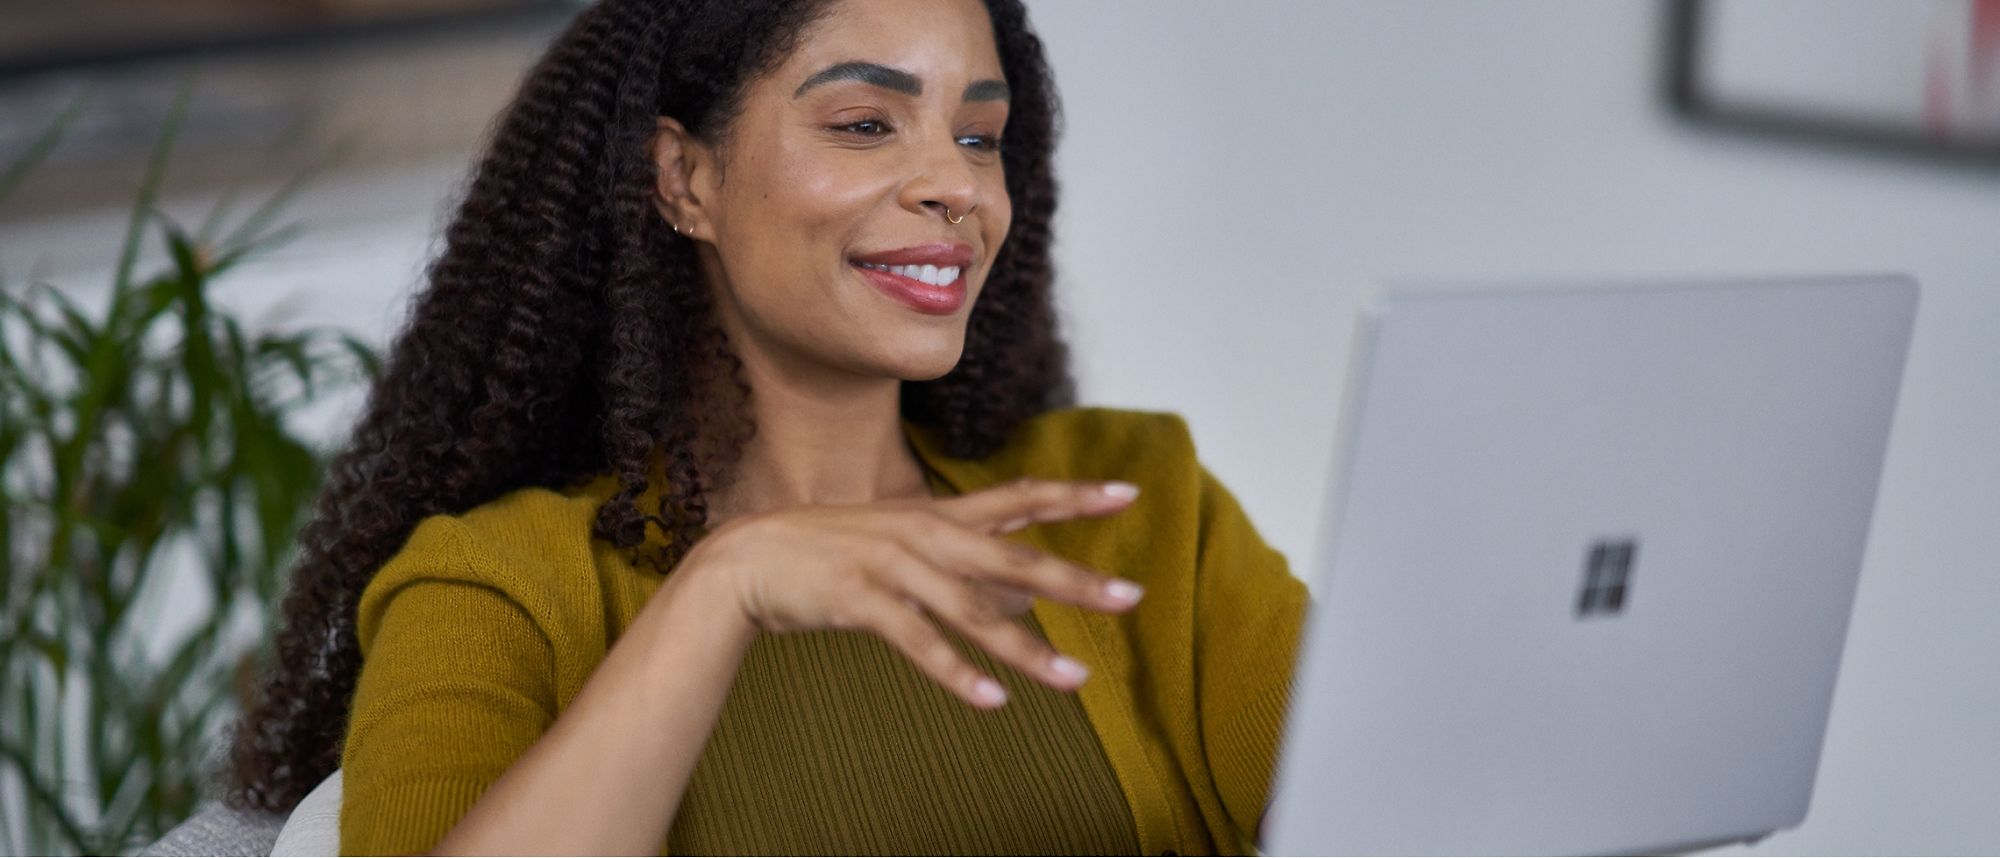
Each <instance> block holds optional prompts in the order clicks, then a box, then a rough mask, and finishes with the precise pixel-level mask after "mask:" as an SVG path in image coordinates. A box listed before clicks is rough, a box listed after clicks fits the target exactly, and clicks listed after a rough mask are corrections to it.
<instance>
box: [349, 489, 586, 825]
mask: <svg viewBox="0 0 2000 858" xmlns="http://www.w3.org/2000/svg"><path fill="white" fill-rule="evenodd" d="M469 549H470V550H469ZM485 553H486V552H480V551H477V550H476V549H471V546H470V545H469V544H468V534H466V533H465V532H464V529H463V526H462V525H460V524H459V523H458V522H457V521H455V520H452V519H442V518H440V519H432V520H430V521H427V522H425V523H424V524H423V525H422V526H421V527H420V528H419V530H418V533H417V534H416V535H415V536H413V537H412V538H411V540H410V544H409V546H408V547H406V548H405V549H404V551H403V552H402V553H401V554H398V555H397V556H396V558H395V559H393V560H392V561H390V564H389V565H388V566H386V567H384V569H383V570H382V572H381V573H380V574H379V575H378V576H377V582H378V583H380V584H382V585H384V586H382V587H381V588H379V589H378V588H375V587H371V588H370V591H371V592H370V593H369V595H368V596H367V597H366V598H364V604H363V610H362V613H363V622H362V639H363V641H364V642H365V643H366V659H365V661H364V662H363V665H362V669H361V676H360V679H359V681H358V683H357V685H356V688H355V693H354V702H353V706H352V709H351V715H350V720H349V726H348V734H347V743H346V746H345V748H344V749H343V753H342V759H341V763H342V769H343V771H344V773H345V774H344V776H343V777H344V778H345V781H346V784H345V789H344V790H343V796H342V804H341V815H340V847H341V852H342V853H343V854H360V855H409V854H414V853H421V852H427V851H429V850H430V849H432V848H433V847H435V846H436V845H437V843H438V841H439V840H441V839H443V837H444V835H445V833H446V832H448V831H450V830H451V828H452V826H453V825H456V824H457V822H458V819H459V818H460V817H461V816H464V815H465V812H466V811H467V810H469V809H471V807H472V805H473V803H474V802H476V801H477V800H478V799H479V796H480V795H481V794H483V793H484V792H485V791H486V788H487V787H489V786H491V785H492V784H493V782H494V781H497V780H499V778H500V776H501V775H502V774H503V773H505V772H506V771H507V768H508V767H509V766H511V765H512V764H513V763H514V761H515V760H516V759H518V758H519V757H520V756H521V755H522V754H523V753H525V752H526V751H527V750H528V748H529V747H530V746H531V745H533V744H534V743H535V741H536V740H537V739H539V738H540V737H541V735H542V733H543V732H545V731H546V730H547V729H548V727H549V725H550V724H551V723H553V722H554V720H555V717H556V712H557V702H556V691H555V688H554V687H553V682H552V681H551V677H552V675H553V673H554V671H553V670H552V668H551V664H552V660H553V654H552V652H551V648H550V645H549V641H548V640H547V638H546V637H545V636H544V635H543V633H542V631H541V630H540V629H539V628H538V627H537V624H536V623H535V622H534V621H533V620H532V619H531V618H530V616H529V614H528V612H527V611H526V610H524V609H523V608H522V607H521V606H520V605H519V604H517V603H516V602H515V601H514V600H513V599H510V598H509V597H508V596H507V595H506V594H505V593H503V592H502V591H501V590H500V589H497V588H494V587H491V586H485V585H482V584H481V583H477V581H478V579H480V578H486V577H490V575H483V574H480V573H482V572H490V571H491V570H487V569H471V568H467V567H468V566H474V565H483V564H488V563H490V562H491V561H492V559H493V558H491V557H490V556H486V557H482V556H480V555H482V554H485Z"/></svg>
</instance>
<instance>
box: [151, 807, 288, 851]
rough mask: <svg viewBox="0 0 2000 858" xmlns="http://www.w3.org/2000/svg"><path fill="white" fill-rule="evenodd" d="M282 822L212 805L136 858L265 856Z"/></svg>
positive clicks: (279, 818)
mask: <svg viewBox="0 0 2000 858" xmlns="http://www.w3.org/2000/svg"><path fill="white" fill-rule="evenodd" d="M284 827H285V818H284V817H283V816H280V815H278V814H275V813H266V812H264V811H261V810H234V809H231V808H229V807H228V806H225V805H220V804H217V805H212V806H210V807H208V808H207V809H205V810H200V811H196V812H195V815H194V816H191V817H188V820H187V821H186V822H183V823H181V824H179V825H176V826H174V830H172V831H169V832H167V836H165V837H162V838H160V839H159V840H156V841H153V845H151V846H148V847H146V848H145V849H142V850H140V852H139V854H140V855H269V854H271V846H272V844H274V843H277V842H278V831H279V829H282V828H284Z"/></svg>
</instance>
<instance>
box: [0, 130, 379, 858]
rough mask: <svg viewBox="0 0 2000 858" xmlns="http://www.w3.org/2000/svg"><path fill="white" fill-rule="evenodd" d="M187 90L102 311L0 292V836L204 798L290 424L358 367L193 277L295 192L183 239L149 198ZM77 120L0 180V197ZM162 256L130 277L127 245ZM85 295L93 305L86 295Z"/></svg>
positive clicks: (283, 517)
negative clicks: (217, 298)
mask: <svg viewBox="0 0 2000 858" xmlns="http://www.w3.org/2000/svg"><path fill="white" fill-rule="evenodd" d="M185 104H186V95H185V93H184V95H183V99H182V105H181V107H180V109H177V110H176V111H175V112H174V113H173V118H171V119H170V120H169V121H168V124H167V127H166V128H165V129H164V130H163V132H162V134H161V137H160V142H159V144H158V146H157V147H156V149H155V151H154V153H153V156H152V161H151V165H150V168H149V170H148V173H147V177H146V179H145V181H144V182H143V183H142V185H141V187H140V190H139V193H138V196H137V199H136V200H135V202H134V205H133V207H132V214H131V218H130V220H129V222H128V227H127V229H126V233H125V237H124V242H123V245H122V249H121V251H120V254H119V258H118V260H117V264H116V267H115V269H114V270H115V274H114V275H113V278H112V282H111V283H110V289H109V297H108V300H107V301H106V302H105V303H104V305H103V307H102V309H101V310H98V309H89V310H87V309H85V307H84V306H82V305H81V304H79V303H78V301H77V300H76V299H74V298H72V297H71V296H67V295H65V294H64V293H63V292H61V291H58V290H56V289H54V288H52V287H49V286H46V285H41V284H33V283H31V284H27V285H26V286H25V287H23V288H15V287H13V286H10V285H8V284H0V494H3V495H4V498H5V503H6V508H5V515H4V516H0V642H3V643H0V646H4V649H0V849H4V850H6V851H10V852H13V853H16V854H21V853H26V854H64V853H87V854H110V853H119V852H126V851H130V850H133V849H136V848H139V847H141V846H144V845H145V844H146V843H148V842H150V841H151V840H153V839H155V838H157V837H158V836H159V835H160V834H163V833H165V832H166V831H167V830H168V829H169V828H171V827H172V826H173V825H175V824H176V823H178V822H180V821H181V820H182V819H184V818H186V817H187V816H188V815H189V814H190V813H191V812H192V811H193V810H194V809H195V806H196V804H197V803H198V802H200V801H202V800H204V799H206V798H214V797H215V796H213V795H210V794H209V793H211V792H212V791H213V784H214V780H213V778H214V775H215V773H216V772H217V765H218V761H219V759H220V754H219V750H220V747H219V746H220V741H219V740H220V739H221V738H222V737H223V735H224V730H225V728H226V725H227V723H228V722H229V721H230V720H231V719H232V718H233V717H234V715H235V713H236V711H237V709H238V706H239V700H240V698H241V692H242V691H243V690H244V689H246V688H247V687H248V682H247V680H248V676H249V673H250V668H249V667H248V666H249V665H250V664H251V663H252V662H253V660H254V658H255V655H256V651H257V648H258V647H259V646H260V645H261V644H262V643H263V641H264V637H265V636H264V631H265V628H266V626H267V624H268V619H269V617H270V615H271V612H272V609H273V607H274V605H275V604H276V600H277V599H278V597H279V595H280V593H279V591H280V589H281V584H282V581H283V574H282V573H283V571H284V569H285V568H286V564H287V563H288V562H289V556H290V552H291V549H292V545H293V539H294V535H295V532H296V530H297V528H298V526H299V525H300V524H301V523H302V518H303V516H304V515H305V513H306V511H307V509H308V506H309V504H310V502H311V500H312V498H313V495H314V492H315V490H316V489H317V487H318V485H319V480H320V477H321V474H322V472H323V470H324V467H325V457H324V454H323V452H322V451H320V450H317V449H315V448H314V447H313V446H312V445H311V444H309V443H307V442H306V441H305V440H303V439H302V437H301V436H300V434H299V433H298V431H297V429H296V427H294V426H293V425H291V424H292V423H294V422H296V421H295V416H296V414H297V413H298V412H299V410H300V409H301V408H303V407H305V406H306V405H308V404H309V403H311V402H312V401H314V400H315V399H317V398H320V397H322V396H324V395H325V394H327V393H329V392H331V391H332V390H334V389H337V388H340V387H344V386H348V385H352V384H355V383H357V382H358V381H360V380H361V379H364V378H366V377H368V376H370V375H372V374H373V372H374V371H375V367H376V356H375V354H374V353H373V352H372V351H370V350H369V349H368V348H367V347H366V346H364V345H362V344H360V343H358V342H356V341H355V340H353V339H352V338H350V337H345V336H341V335H338V334H335V333H332V332H328V331H322V330H306V331H298V332H290V333H270V332H252V331H248V330H246V328H245V326H244V325H243V324H241V323H240V322H239V321H238V320H237V319H235V318H233V317H232V316H231V315H230V314H229V313H228V312H226V311H224V310H223V309H220V308H218V307H216V306H214V305H213V304H211V303H210V295H211V287H212V286H213V284H214V283H215V282H216V280H217V278H219V277H222V276H223V275H225V274H227V273H228V272H229V271H231V270H232V269H234V268H236V267H237V266H238V265H240V264H241V263H242V262H243V261H244V260H245V259H247V258H249V257H250V256H252V255H253V254H254V253H256V252H258V251H260V250H262V249H265V248H268V247H270V246H271V245H272V244H274V243H275V242H277V241H281V240H283V239H284V238H286V237H287V236H288V235H289V234H290V230H287V229H282V228H274V222H275V219H276V217H277V215H278V214H279V212H280V211H281V209H282V207H283V205H284V203H285V202H286V200H287V199H288V198H289V197H290V196H291V192H292V189H293V188H296V183H294V185H292V186H290V187H288V188H287V189H286V190H284V191H281V192H279V193H278V194H276V195H274V196H273V197H272V198H271V199H270V201H268V202H267V203H265V204H264V205H262V206H260V207H258V208H257V209H256V210H255V211H253V212H251V213H249V214H248V215H247V216H245V217H242V218H233V217H232V216H231V214H230V206H229V205H228V204H227V203H226V202H225V203H224V204H221V205H219V206H218V207H217V208H216V210H215V211H214V213H213V214H212V215H211V216H210V217H209V218H208V219H207V222H206V223H204V224H202V225H201V227H200V228H199V229H197V230H193V231H188V230H184V229H182V228H181V227H180V226H179V225H177V224H175V223H174V222H172V221H171V220H169V219H168V218H167V217H166V216H165V215H163V214H162V213H160V212H159V211H158V210H157V209H156V208H155V202H156V197H157V195H158V192H159V188H160V180H161V177H162V176H163V175H164V174H165V171H166V165H167V162H168V160H169V155H170V153H171V151H172V148H173V141H174V138H175V136H176V135H177V133H178V131H179V122H180V117H182V116H184V115H185ZM77 112H78V111H77V110H72V111H70V113H69V114H67V115H66V116H65V118H64V119H62V120H59V121H58V122H56V123H55V124H54V125H53V126H52V127H51V128H50V129H49V131H48V133H47V134H45V135H43V137H42V138H41V139H40V140H39V141H38V142H37V143H36V144H35V145H34V146H33V147H32V148H31V149H30V151H28V152H27V153H25V154H24V155H23V156H22V157H20V158H19V159H17V160H16V161H15V162H14V163H12V164H11V165H9V166H8V167H7V168H6V169H5V170H4V172H0V197H4V196H5V195H6V193H7V192H8V191H10V190H12V189H13V188H14V187H15V186H16V185H18V184H19V183H20V181H21V180H22V179H23V178H24V177H26V176H28V175H29V174H30V173H31V172H32V171H33V169H34V168H35V165H36V163H37V162H38V161H40V160H41V159H42V158H43V157H45V156H46V155H47V154H48V153H49V152H50V151H51V150H52V149H54V148H55V147H56V146H57V145H58V142H59V141H60V139H61V138H62V136H63V133H64V131H65V130H66V128H67V127H68V125H69V122H70V120H71V119H73V118H74V116H76V115H77ZM155 241H157V242H159V245H158V246H160V247H162V248H163V249H164V250H165V251H166V258H167V263H166V264H165V265H164V266H163V270H160V271H159V272H158V273H155V274H153V275H151V276H148V277H139V276H137V275H136V271H137V269H138V268H139V265H140V263H139V260H140V258H141V256H142V253H141V251H142V250H143V249H144V248H145V247H146V246H147V245H148V244H149V243H151V242H155ZM88 303H92V304H94V303H95V302H88Z"/></svg>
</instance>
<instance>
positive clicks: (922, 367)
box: [877, 335, 965, 381]
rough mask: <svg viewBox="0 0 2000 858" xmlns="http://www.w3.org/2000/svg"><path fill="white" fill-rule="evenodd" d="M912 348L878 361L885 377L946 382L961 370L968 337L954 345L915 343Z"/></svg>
mask: <svg viewBox="0 0 2000 858" xmlns="http://www.w3.org/2000/svg"><path fill="white" fill-rule="evenodd" d="M909 345H910V346H911V347H909V348H899V349H896V350H895V351H894V353H891V354H885V355H880V356H878V357H877V366H880V367H882V368H883V369H884V370H886V371H885V372H883V373H882V374H883V375H886V376H890V377H893V378H897V379H901V380H903V381H930V380H932V379H936V378H942V377H943V376H944V374H945V373H948V372H951V370H952V367H955V366H958V359H959V357H960V356H961V355H963V354H964V353H965V337H964V336H962V335H961V336H955V337H952V338H951V340H950V342H948V343H946V342H941V343H923V344H917V343H911V344H909Z"/></svg>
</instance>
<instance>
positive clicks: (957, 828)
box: [236, 0, 1304, 854]
mask: <svg viewBox="0 0 2000 858" xmlns="http://www.w3.org/2000/svg"><path fill="white" fill-rule="evenodd" d="M1055 112H1056V108H1055V97H1054V92H1053V85H1052V83H1051V81H1050V80H1049V77H1048V72H1047V69H1046V67H1045V66H1044V63H1043V60H1042V55H1041V48H1040V44H1039V42H1038V41H1037V40H1036V39H1035V37H1034V35H1033V34H1032V32H1031V31H1030V30H1029V28H1028V24H1027V20H1026V13H1025V11H1024V10H1023V9H1022V8H1021V6H1020V4H1019V2H1018V0H988V2H981V0H737V2H726V3H725V2H714V0H603V2H600V3H599V4H597V5H596V6H594V7H592V8H590V9H589V10H587V11H585V12H584V13H583V14H582V15H581V16H580V17H579V18H578V20H577V21H576V23H575V24H574V25H573V26H572V27H571V28H570V30H569V31H568V32H567V33H566V34H565V35H563V36H562V37H561V38H560V39H559V40H558V41H557V42H556V43H555V45H554V46H553V47H552V48H551V49H550V51H549V54H548V55H547V57H545V58H544V59H543V60H542V62H541V63H540V64H539V65H538V66H537V67H536V69H535V70H534V71H533V72H532V73H531V74H530V75H529V77H528V78H527V80H526V82H525V83H524V85H523V88H522V92H521V94H520V96H519V98H518V100H517V101H516V103H515V104H514V105H513V106H512V108H510V110H509V112H508V114H507V116H506V118H505V120H504V121H503V122H502V124H501V125H500V127H499V128H498V130H497V132H496V136H495V139H494V141H493V144H492V149H491V152H490V153H489V154H488V156H487V157H486V160H485V161H484V162H483V164H482V165H481V166H480V168H479V170H478V173H477V175H476V177H475V179H474V181H473V184H472V186H471V189H470V191H469V192H468V195H467V199H466V201H465V203H464V205H463V207H462V209H461V211H460V213H459V216H458V218H457V220H456V221H455V222H454V223H453V225H452V227H451V228H450V230H449V233H448V236H447V239H448V245H447V248H446V250H445V252H444V255H443V257H442V258H441V259H440V260H439V261H438V262H437V263H436V265H435V266H434V267H433V269H432V272H431V284H430V288H429V290H428V291H427V292H426V293H425V294H424V295H423V296H422V297H421V298H420V299H419V300H418V302H417V304H416V306H415V310H414V314H413V318H412V320H411V322H410V326H409V328H408V329H407V330H406V331H405V332H404V333H403V335H402V336H401V337H400V338H399V340H398V342H397V345H396V348H395V351H394V354H393V355H392V358H391V361H390V363H389V366H388V369H387V371H386V374H385V376H384V377H383V379H382V381H381V382H380V383H379V384H378V385H377V387H376V389H375V391H374V394H373V397H372V399H371V400H370V404H369V407H368V411H367V413H366V415H365V416H364V418H363V420H362V422H361V424H360V425H359V427H358V429H357V431H356V435H355V439H354V441H353V444H352V446H351V448H350V449H349V450H348V451H346V452H345V453H344V454H343V455H342V456H341V457H340V458H339V459H338V460H337V462H336V468H335V472H334V474H333V477H332V479H331V481H330V483H329V485H328V488H327V490H326V492H325V496H324V499H323V500H322V502H321V507H320V510H319V514H318V516H317V518H316V519H315V521H314V522H313V524H312V525H311V526H310V527H309V528H308V529H307V530H306V532H305V533H304V535H303V537H302V539H303V545H304V557H303V559H302V561H301V564H300V566H299V568H298V569H297V571H296V573H295V579H294V584H293V590H292V593H291V595H290V596H289V597H288V598H287V601H286V604H285V608H284V613H285V621H286V627H285V629H284V631H283V632H282V634H281V635H280V636H279V639H278V664H277V666H276V668H275V670H274V671H273V673H272V674H271V676H270V677H269V678H268V679H267V681H266V683H265V698H266V699H265V701H264V702H263V703H262V705H261V706H260V708H258V709H256V710H255V711H254V712H253V713H252V714H251V716H250V717H249V718H248V719H247V721H246V724H245V726H244V729H243V730H242V731H241V732H240V734H239V736H238V738H237V747H236V760H237V772H238V789H237V792H236V799H237V801H238V803H239V804H251V805H258V806H264V807H270V808H273V809H283V808H288V807H290V806H291V805H292V804H294V803H296V802H297V800H298V799H299V797H300V796H302V795H303V794H304V793H305V792H306V791H308V790H310V789H311V788H312V786H313V785H314V784H316V783H317V782H318V781H319V780H320V779H321V778H323V777H324V776H325V775H326V774H327V773H328V772H330V771H332V770H333V769H334V768H336V767H341V768H343V770H344V773H345V774H344V777H345V788H344V805H343V814H342V847H343V849H344V850H346V851H352V852H373V853H395V852H412V851H425V850H435V851H439V852H475V853H498V852H537V853H600V854H604V853H629V852H653V851H656V850H658V849H660V848H661V846H662V844H663V843H664V844H665V846H666V848H667V849H669V850H670V851H675V852H694V851H724V852H762V851H778V852H885V851H891V852H919V851H921V852H1006V851H1035V852H1072V851H1079V852H1081V851H1097V852H1133V851H1144V852H1147V853H1174V852H1179V853H1193V852H1205V851H1218V850H1219V851H1238V850H1242V849H1244V848H1247V846H1248V845H1249V840H1250V838H1251V837H1252V836H1253V835H1254V832H1255V828H1256V825H1257V823H1258V821H1259V818H1260V817H1261V815H1262V812H1263V808H1264V803H1265V792H1266V789H1267V784H1268V780H1269V775H1270V765H1271V757H1272V754H1273V748H1274V745H1275V742H1276V736H1277V730H1278V727H1279V721H1280V719H1281V717H1282V711H1283V704H1284V692H1285V684H1286V679H1287V674H1288V671H1289V660H1290V655H1291V652H1292V647H1293V643H1294V638H1295V634H1296V629H1297V625H1298V621H1299V614H1300V610H1301V607H1302V604H1303V599H1304V593H1303V589H1302V588H1301V587H1300V586H1299V585H1298V583H1297V582H1296V581H1295V580H1294V579H1292V578H1291V577H1290V575H1289V573H1288V572H1287V571H1286V568H1285V564H1284V560H1283V558H1282V557H1281V556H1279V555H1278V554H1277V553H1276V552H1274V551H1272V550H1270V549H1269V548H1267V547H1265V546H1264V544H1263V543H1262V542H1261V541H1260V540H1259V539H1258V537H1257V535H1256V533H1255V531H1254V530H1253V529H1252V528H1251V526H1250V524H1249V522H1248V520H1247V519H1246V518H1245V517H1244V515H1243V513H1242V512H1241V511H1240V510H1239V509H1238V508H1237V506H1236V505H1235V503H1234V501H1232V500H1231V499H1230V497H1229V495H1228V494H1227V493H1226V492H1225V491H1223V490H1222V488H1221V487H1220V486H1219V485H1218V484H1216V483H1215V482H1214V481H1213V480H1212V479H1211V478H1209V477H1208V476H1207V475H1206V474H1205V473H1204V472H1203V471H1202V470H1201V468H1200V466H1199V464H1198V463H1196V461H1195V459H1194V454H1193V449H1192V446H1191V444H1190V443H1189V441H1188V438H1187V434H1186V431H1185V429H1184V427H1183V426H1182V425H1181V424H1180V423H1179V422H1178V421H1177V420H1175V419H1173V418H1170V417H1163V416H1155V415H1141V414H1127V413H1117V412H1108V411H1095V410H1077V409H1058V406H1060V405H1062V404H1064V403H1065V401H1066V400H1067V398H1068V396H1069V383H1068V380H1067V372H1066V368H1065V366H1064V363H1065V359H1064V353H1063V349H1062V346H1061V344H1060V342H1059V341H1058V339H1057V338H1056V335H1055V318H1054V314H1053V311H1052V309H1051V301H1050V291H1049V290H1050V280H1051V275H1050V266H1049V258H1048V246H1049V232H1048V227H1049V218H1050V215H1051V214H1052V212H1053V210H1054V205H1055V196H1054V185H1053V181H1052V179H1051V175H1050V156H1051V150H1052V147H1053V141H1054V119H1055ZM1141 487H1143V489H1144V496H1143V497H1141V496H1140V488H1141ZM1142 590H1143V592H1144V593H1145V598H1144V599H1143V601H1142V600H1141V592H1142ZM1031 606H1032V608H1031ZM1093 674H1094V676H1095V678H1089V677H1091V676H1092V675H1093ZM1072 692H1074V693H1072Z"/></svg>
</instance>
